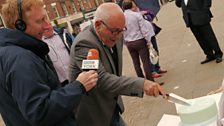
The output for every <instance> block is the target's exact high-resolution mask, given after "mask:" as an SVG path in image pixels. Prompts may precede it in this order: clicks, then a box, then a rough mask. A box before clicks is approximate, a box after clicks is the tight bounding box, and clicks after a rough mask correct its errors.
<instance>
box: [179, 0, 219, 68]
mask: <svg viewBox="0 0 224 126" xmlns="http://www.w3.org/2000/svg"><path fill="white" fill-rule="evenodd" d="M175 3H176V6H177V7H180V8H182V12H183V18H184V21H185V24H186V26H187V27H190V29H191V31H192V33H193V34H194V36H195V38H196V39H197V41H198V43H199V45H200V47H201V48H202V50H203V52H204V54H205V55H206V58H205V60H203V61H201V64H205V63H208V62H210V61H213V60H216V63H220V62H222V56H223V52H222V51H221V49H220V47H219V44H218V41H217V38H216V36H215V33H214V32H213V29H212V26H211V24H210V22H211V18H212V17H213V16H212V13H211V11H210V7H211V5H212V0H176V1H175Z"/></svg>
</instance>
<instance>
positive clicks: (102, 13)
mask: <svg viewBox="0 0 224 126" xmlns="http://www.w3.org/2000/svg"><path fill="white" fill-rule="evenodd" d="M111 8H113V9H120V11H121V12H122V13H123V11H122V9H121V8H120V6H118V5H117V4H115V3H112V2H107V3H103V4H101V5H100V6H99V7H98V8H97V10H96V12H95V14H94V19H93V24H95V22H96V21H98V20H103V21H105V22H107V20H108V19H109V17H110V16H111V14H112V13H113V10H111Z"/></svg>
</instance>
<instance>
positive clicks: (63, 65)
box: [43, 33, 70, 82]
mask: <svg viewBox="0 0 224 126" xmlns="http://www.w3.org/2000/svg"><path fill="white" fill-rule="evenodd" d="M43 41H44V42H46V43H47V44H48V47H49V49H50V52H49V53H48V55H49V56H50V58H51V60H52V62H53V65H54V68H55V70H56V72H57V74H58V77H59V80H60V82H63V81H65V80H68V68H69V62H70V61H69V53H68V51H67V49H66V47H65V45H64V43H63V42H62V39H61V38H60V36H59V35H58V34H57V33H54V36H53V37H51V38H43Z"/></svg>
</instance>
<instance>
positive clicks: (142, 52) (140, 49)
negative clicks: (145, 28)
mask: <svg viewBox="0 0 224 126" xmlns="http://www.w3.org/2000/svg"><path fill="white" fill-rule="evenodd" d="M126 45H127V48H128V51H129V53H130V55H131V58H132V61H133V64H134V68H135V72H136V74H137V76H138V77H142V78H145V76H146V79H148V80H153V78H152V73H151V65H150V64H151V63H150V59H149V49H148V47H147V43H146V40H145V39H140V40H136V41H131V42H127V43H126ZM139 57H140V58H141V60H142V63H143V68H144V72H145V76H144V75H143V72H142V69H141V64H140V58H139Z"/></svg>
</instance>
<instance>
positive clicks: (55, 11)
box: [51, 3, 60, 18]
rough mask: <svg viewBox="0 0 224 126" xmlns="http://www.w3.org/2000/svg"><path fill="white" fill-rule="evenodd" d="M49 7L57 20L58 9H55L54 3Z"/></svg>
mask: <svg viewBox="0 0 224 126" xmlns="http://www.w3.org/2000/svg"><path fill="white" fill-rule="evenodd" d="M51 7H52V9H53V11H54V14H55V16H56V18H59V17H60V15H59V13H58V9H57V7H56V3H52V4H51Z"/></svg>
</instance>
